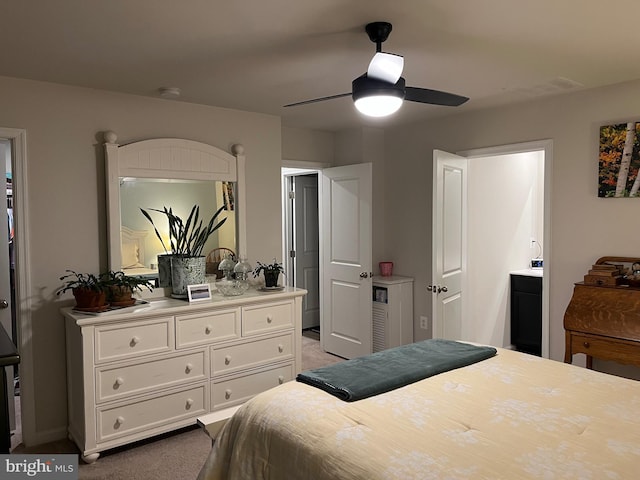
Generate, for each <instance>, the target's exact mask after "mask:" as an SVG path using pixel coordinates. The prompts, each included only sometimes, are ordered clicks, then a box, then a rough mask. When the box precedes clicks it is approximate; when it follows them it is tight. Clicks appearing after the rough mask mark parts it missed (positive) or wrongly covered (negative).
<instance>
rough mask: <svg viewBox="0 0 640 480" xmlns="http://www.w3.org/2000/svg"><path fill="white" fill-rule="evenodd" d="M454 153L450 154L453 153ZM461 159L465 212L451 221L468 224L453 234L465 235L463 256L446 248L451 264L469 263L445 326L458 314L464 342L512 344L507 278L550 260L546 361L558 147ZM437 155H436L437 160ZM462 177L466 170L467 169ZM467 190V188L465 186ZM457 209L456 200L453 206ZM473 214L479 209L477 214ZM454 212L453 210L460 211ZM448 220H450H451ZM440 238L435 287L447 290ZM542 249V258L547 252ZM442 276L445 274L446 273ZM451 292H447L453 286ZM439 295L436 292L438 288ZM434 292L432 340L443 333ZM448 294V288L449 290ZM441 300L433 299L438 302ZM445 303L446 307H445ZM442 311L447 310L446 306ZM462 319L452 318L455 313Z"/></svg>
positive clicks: (534, 146)
mask: <svg viewBox="0 0 640 480" xmlns="http://www.w3.org/2000/svg"><path fill="white" fill-rule="evenodd" d="M449 155H451V154H449ZM451 156H452V157H457V158H458V159H459V160H460V161H461V162H463V163H464V164H465V165H466V167H465V168H466V170H467V172H468V173H467V174H465V175H467V176H468V177H469V178H472V177H473V179H474V180H473V181H472V180H469V178H467V179H466V180H465V187H464V193H465V195H468V199H467V200H466V201H465V202H463V203H462V205H466V207H463V212H458V213H459V214H458V215H453V217H455V218H460V219H464V220H463V221H462V223H461V225H462V226H463V227H464V228H458V229H456V230H455V231H456V232H458V233H460V235H459V236H456V238H458V237H459V239H460V241H459V242H458V244H459V247H460V249H459V250H460V251H459V252H458V254H455V252H453V251H452V250H451V249H450V248H449V250H444V251H445V252H446V254H447V255H448V258H463V259H464V262H463V265H462V271H463V278H462V280H461V285H462V288H461V291H460V292H459V293H458V295H457V297H456V298H458V299H462V302H461V307H460V308H455V309H454V308H448V309H447V310H446V312H447V316H448V317H449V318H447V322H446V323H447V325H449V324H450V323H456V320H455V319H454V318H451V317H452V316H453V317H455V316H459V318H458V320H457V323H458V324H459V325H460V328H459V330H460V336H461V338H462V339H466V340H470V341H477V342H481V343H490V344H496V345H498V346H508V345H509V344H510V340H509V329H510V325H509V308H508V307H509V273H510V271H514V270H524V269H527V268H528V267H529V266H530V260H531V259H532V258H536V257H542V256H543V255H544V257H545V258H546V259H547V261H545V262H544V269H543V272H544V273H543V278H542V280H543V291H542V319H541V323H542V332H541V333H542V356H543V357H548V356H549V286H548V278H549V275H548V274H547V273H546V272H548V268H549V262H548V259H549V257H550V252H549V245H550V235H551V232H550V191H551V190H550V172H551V161H552V142H551V141H550V140H548V141H539V142H528V143H522V144H515V145H505V146H500V147H492V148H485V149H477V150H469V151H465V152H461V153H459V156H453V155H451ZM435 157H436V153H435V152H434V158H435ZM437 163H438V161H437V160H436V162H434V218H436V217H437V215H436V214H437V211H438V210H439V208H440V207H438V202H437V199H436V196H437V191H438V188H439V187H438V183H437V182H438V177H437V175H436V173H437V171H438V167H437ZM461 171H462V170H461ZM467 184H468V185H467ZM454 203H456V202H454ZM472 210H473V211H472ZM454 213H455V212H454ZM448 218H452V216H451V215H449V216H448ZM440 240H441V238H437V236H436V235H434V240H433V259H432V264H433V265H434V274H433V285H436V286H440V287H441V288H442V286H445V287H447V285H445V282H446V275H445V277H443V278H439V277H438V272H437V269H436V268H435V267H436V266H441V265H442V264H443V259H442V258H440V259H439V258H438V252H442V251H443V249H442V246H438V242H439V241H440ZM543 248H544V253H543ZM441 270H442V269H441ZM447 289H448V288H447ZM434 291H435V290H434ZM439 291H440V288H439V289H438V293H437V294H435V293H433V292H432V306H433V308H432V315H433V325H434V334H435V332H438V331H443V330H444V327H445V326H444V325H443V318H442V317H443V315H440V313H441V312H439V311H438V308H439V307H440V305H441V304H446V305H453V304H454V303H452V302H449V303H447V302H445V301H443V302H441V301H440V298H439V295H440V293H439ZM445 291H447V290H445ZM434 297H435V298H434ZM446 305H445V306H446ZM440 310H442V308H440ZM454 313H455V314H456V315H453V314H454Z"/></svg>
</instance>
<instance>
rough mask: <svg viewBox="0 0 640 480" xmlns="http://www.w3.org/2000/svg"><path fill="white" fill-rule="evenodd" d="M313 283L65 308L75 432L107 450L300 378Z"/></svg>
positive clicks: (93, 449)
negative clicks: (305, 308)
mask: <svg viewBox="0 0 640 480" xmlns="http://www.w3.org/2000/svg"><path fill="white" fill-rule="evenodd" d="M305 294H306V291H305V290H302V289H295V288H286V289H285V290H284V291H282V292H277V293H262V292H257V291H255V290H250V291H249V292H247V293H245V294H244V295H241V296H239V297H222V296H220V295H213V299H212V300H211V301H206V302H197V303H187V302H185V301H181V300H175V299H170V298H164V297H163V298H158V299H150V300H149V304H148V305H144V306H140V307H137V308H133V307H130V308H128V309H126V310H123V311H112V312H107V313H102V314H100V315H89V314H83V313H78V312H75V311H73V310H72V309H71V308H70V307H69V308H64V309H62V314H63V315H64V317H65V323H66V339H67V388H68V411H69V412H68V414H69V437H70V438H71V439H72V440H74V441H75V442H76V444H77V445H78V447H79V448H80V450H81V452H82V459H83V460H84V461H85V462H87V463H91V462H94V461H95V460H96V459H97V458H98V456H99V454H100V452H101V451H103V450H107V449H110V448H113V447H117V446H119V445H123V444H127V443H130V442H134V441H137V440H141V439H143V438H147V437H150V436H153V435H157V434H160V433H163V432H167V431H171V430H174V429H177V428H180V427H184V426H187V425H194V424H195V423H196V418H197V417H198V416H202V415H203V414H206V413H208V412H213V411H217V410H221V409H224V408H227V407H231V406H233V405H238V404H241V403H243V402H245V401H246V400H248V399H249V398H251V397H252V396H254V395H256V394H257V393H260V392H261V391H263V390H267V389H269V388H271V387H275V386H277V385H279V384H281V383H284V382H287V381H289V380H293V379H294V378H295V376H296V375H297V373H299V371H300V369H301V356H302V351H301V342H302V338H301V332H302V321H301V311H302V297H303V296H304V295H305Z"/></svg>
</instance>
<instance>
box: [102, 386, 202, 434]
mask: <svg viewBox="0 0 640 480" xmlns="http://www.w3.org/2000/svg"><path fill="white" fill-rule="evenodd" d="M207 399H208V396H207V385H206V383H204V384H200V385H197V386H195V387H191V388H188V389H183V390H180V391H173V392H163V393H162V395H159V396H156V397H153V398H147V399H143V400H139V401H136V402H131V403H127V404H123V405H120V406H115V407H98V408H97V414H96V417H97V425H96V427H97V432H96V436H97V441H98V442H105V441H108V440H111V439H113V438H117V437H122V436H124V435H132V434H135V433H137V432H141V431H143V430H150V429H152V428H155V427H160V426H162V425H168V424H170V423H173V422H178V421H180V420H184V419H187V418H190V417H196V416H198V415H202V414H203V413H205V412H207V411H208V410H207V408H206V405H207Z"/></svg>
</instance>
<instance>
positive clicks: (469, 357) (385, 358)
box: [296, 339, 497, 402]
mask: <svg viewBox="0 0 640 480" xmlns="http://www.w3.org/2000/svg"><path fill="white" fill-rule="evenodd" d="M496 353H497V351H496V349H495V348H492V347H481V346H475V345H469V344H467V343H460V342H454V341H452V340H442V339H433V340H425V341H422V342H417V343H411V344H409V345H402V346H400V347H395V348H390V349H388V350H384V351H382V352H377V353H373V354H371V355H366V356H364V357H358V358H353V359H351V360H346V361H344V362H340V363H335V364H333V365H328V366H326V367H321V368H316V369H313V370H307V371H305V372H302V373H299V374H298V376H297V377H296V380H297V381H298V382H302V383H306V384H308V385H312V386H314V387H317V388H320V389H322V390H324V391H326V392H328V393H330V394H331V395H334V396H336V397H338V398H339V399H341V400H344V401H346V402H354V401H356V400H362V399H363V398H367V397H371V396H373V395H377V394H379V393H384V392H388V391H390V390H394V389H396V388H399V387H402V386H404V385H408V384H410V383H413V382H417V381H418V380H422V379H424V378H427V377H431V376H433V375H437V374H439V373H442V372H446V371H449V370H453V369H456V368H460V367H464V366H466V365H471V364H472V363H476V362H479V361H481V360H485V359H487V358H490V357H493V356H494V355H495V354H496Z"/></svg>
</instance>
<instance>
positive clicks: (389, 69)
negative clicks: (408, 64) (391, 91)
mask: <svg viewBox="0 0 640 480" xmlns="http://www.w3.org/2000/svg"><path fill="white" fill-rule="evenodd" d="M403 68H404V57H403V56H402V55H396V54H395V53H385V52H377V53H376V54H375V55H374V56H373V58H372V59H371V62H369V68H368V69H367V76H368V77H369V78H375V79H377V80H382V81H383V82H389V83H396V82H397V81H398V80H399V79H400V75H402V69H403Z"/></svg>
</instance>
